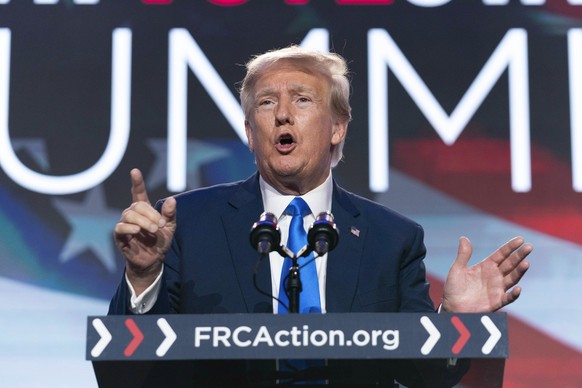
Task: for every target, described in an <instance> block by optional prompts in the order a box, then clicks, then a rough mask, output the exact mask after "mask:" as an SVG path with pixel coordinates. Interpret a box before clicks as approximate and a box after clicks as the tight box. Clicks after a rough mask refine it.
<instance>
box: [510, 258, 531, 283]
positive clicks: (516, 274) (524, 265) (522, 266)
mask: <svg viewBox="0 0 582 388" xmlns="http://www.w3.org/2000/svg"><path fill="white" fill-rule="evenodd" d="M529 267H530V265H529V262H528V261H527V260H523V261H521V262H520V263H519V265H518V266H517V267H516V268H515V269H514V270H513V271H511V272H510V273H509V274H508V275H507V276H505V278H504V286H505V289H506V290H508V289H510V288H511V287H513V286H515V285H516V284H517V283H519V281H520V280H521V278H522V277H523V275H525V273H526V272H527V270H528V269H529Z"/></svg>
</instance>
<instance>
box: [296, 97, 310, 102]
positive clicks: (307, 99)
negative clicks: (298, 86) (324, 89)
mask: <svg viewBox="0 0 582 388" xmlns="http://www.w3.org/2000/svg"><path fill="white" fill-rule="evenodd" d="M297 102H299V103H306V102H311V99H310V98H309V97H305V96H301V97H297Z"/></svg>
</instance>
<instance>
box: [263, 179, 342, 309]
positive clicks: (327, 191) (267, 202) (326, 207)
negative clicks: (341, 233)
mask: <svg viewBox="0 0 582 388" xmlns="http://www.w3.org/2000/svg"><path fill="white" fill-rule="evenodd" d="M260 185H261V194H262V195H263V205H264V209H265V211H267V212H270V213H273V214H274V215H275V216H276V217H277V219H278V226H279V229H280V231H281V244H283V245H286V243H287V238H288V236H289V224H290V223H291V217H290V216H288V215H287V214H285V209H286V208H287V206H288V205H289V203H290V202H291V201H292V200H293V198H295V196H294V195H281V194H280V193H279V192H278V191H277V190H275V189H274V188H273V187H272V186H270V185H269V184H268V183H267V182H265V181H264V180H263V178H260ZM332 194H333V184H332V179H331V172H330V174H329V176H328V177H327V179H326V181H325V182H323V184H321V185H320V186H318V187H316V188H315V189H313V190H311V191H310V192H308V193H306V194H304V195H302V196H301V198H303V200H305V202H307V205H309V209H311V214H308V215H306V216H305V217H304V219H303V224H304V226H305V230H309V227H310V226H311V224H313V222H314V221H315V217H316V215H318V214H319V213H321V212H324V211H331V197H332ZM294 253H297V252H294ZM269 260H270V263H271V285H272V286H273V289H272V293H273V295H279V284H280V282H281V270H282V269H283V261H284V258H283V257H282V256H281V255H279V254H278V253H277V252H271V253H270V255H269ZM315 266H316V268H317V278H318V280H319V298H320V302H321V312H322V313H325V311H326V308H325V279H326V273H327V254H325V255H323V256H321V257H316V259H315ZM278 307H279V303H278V302H277V301H276V300H273V311H274V312H275V313H277V312H278Z"/></svg>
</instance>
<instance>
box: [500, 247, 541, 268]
mask: <svg viewBox="0 0 582 388" xmlns="http://www.w3.org/2000/svg"><path fill="white" fill-rule="evenodd" d="M532 251H533V245H531V244H529V243H525V244H523V245H522V246H520V247H519V248H518V249H516V250H515V251H513V252H512V253H511V254H510V255H509V257H507V258H506V259H505V260H503V262H501V264H500V265H499V269H500V270H501V273H502V274H503V275H504V276H505V275H507V274H510V273H511V272H512V271H514V270H515V269H516V268H519V267H520V266H521V264H522V263H523V261H524V260H525V259H526V257H527V256H528V255H529V254H530V253H531V252H532ZM527 266H529V265H527ZM527 266H526V267H527ZM525 269H526V270H527V268H525ZM522 275H523V274H522Z"/></svg>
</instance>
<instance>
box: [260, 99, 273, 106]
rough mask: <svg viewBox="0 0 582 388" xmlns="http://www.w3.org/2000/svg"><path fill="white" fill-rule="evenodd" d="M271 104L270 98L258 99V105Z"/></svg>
mask: <svg viewBox="0 0 582 388" xmlns="http://www.w3.org/2000/svg"><path fill="white" fill-rule="evenodd" d="M271 104H273V101H271V100H261V101H259V106H264V105H271Z"/></svg>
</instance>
